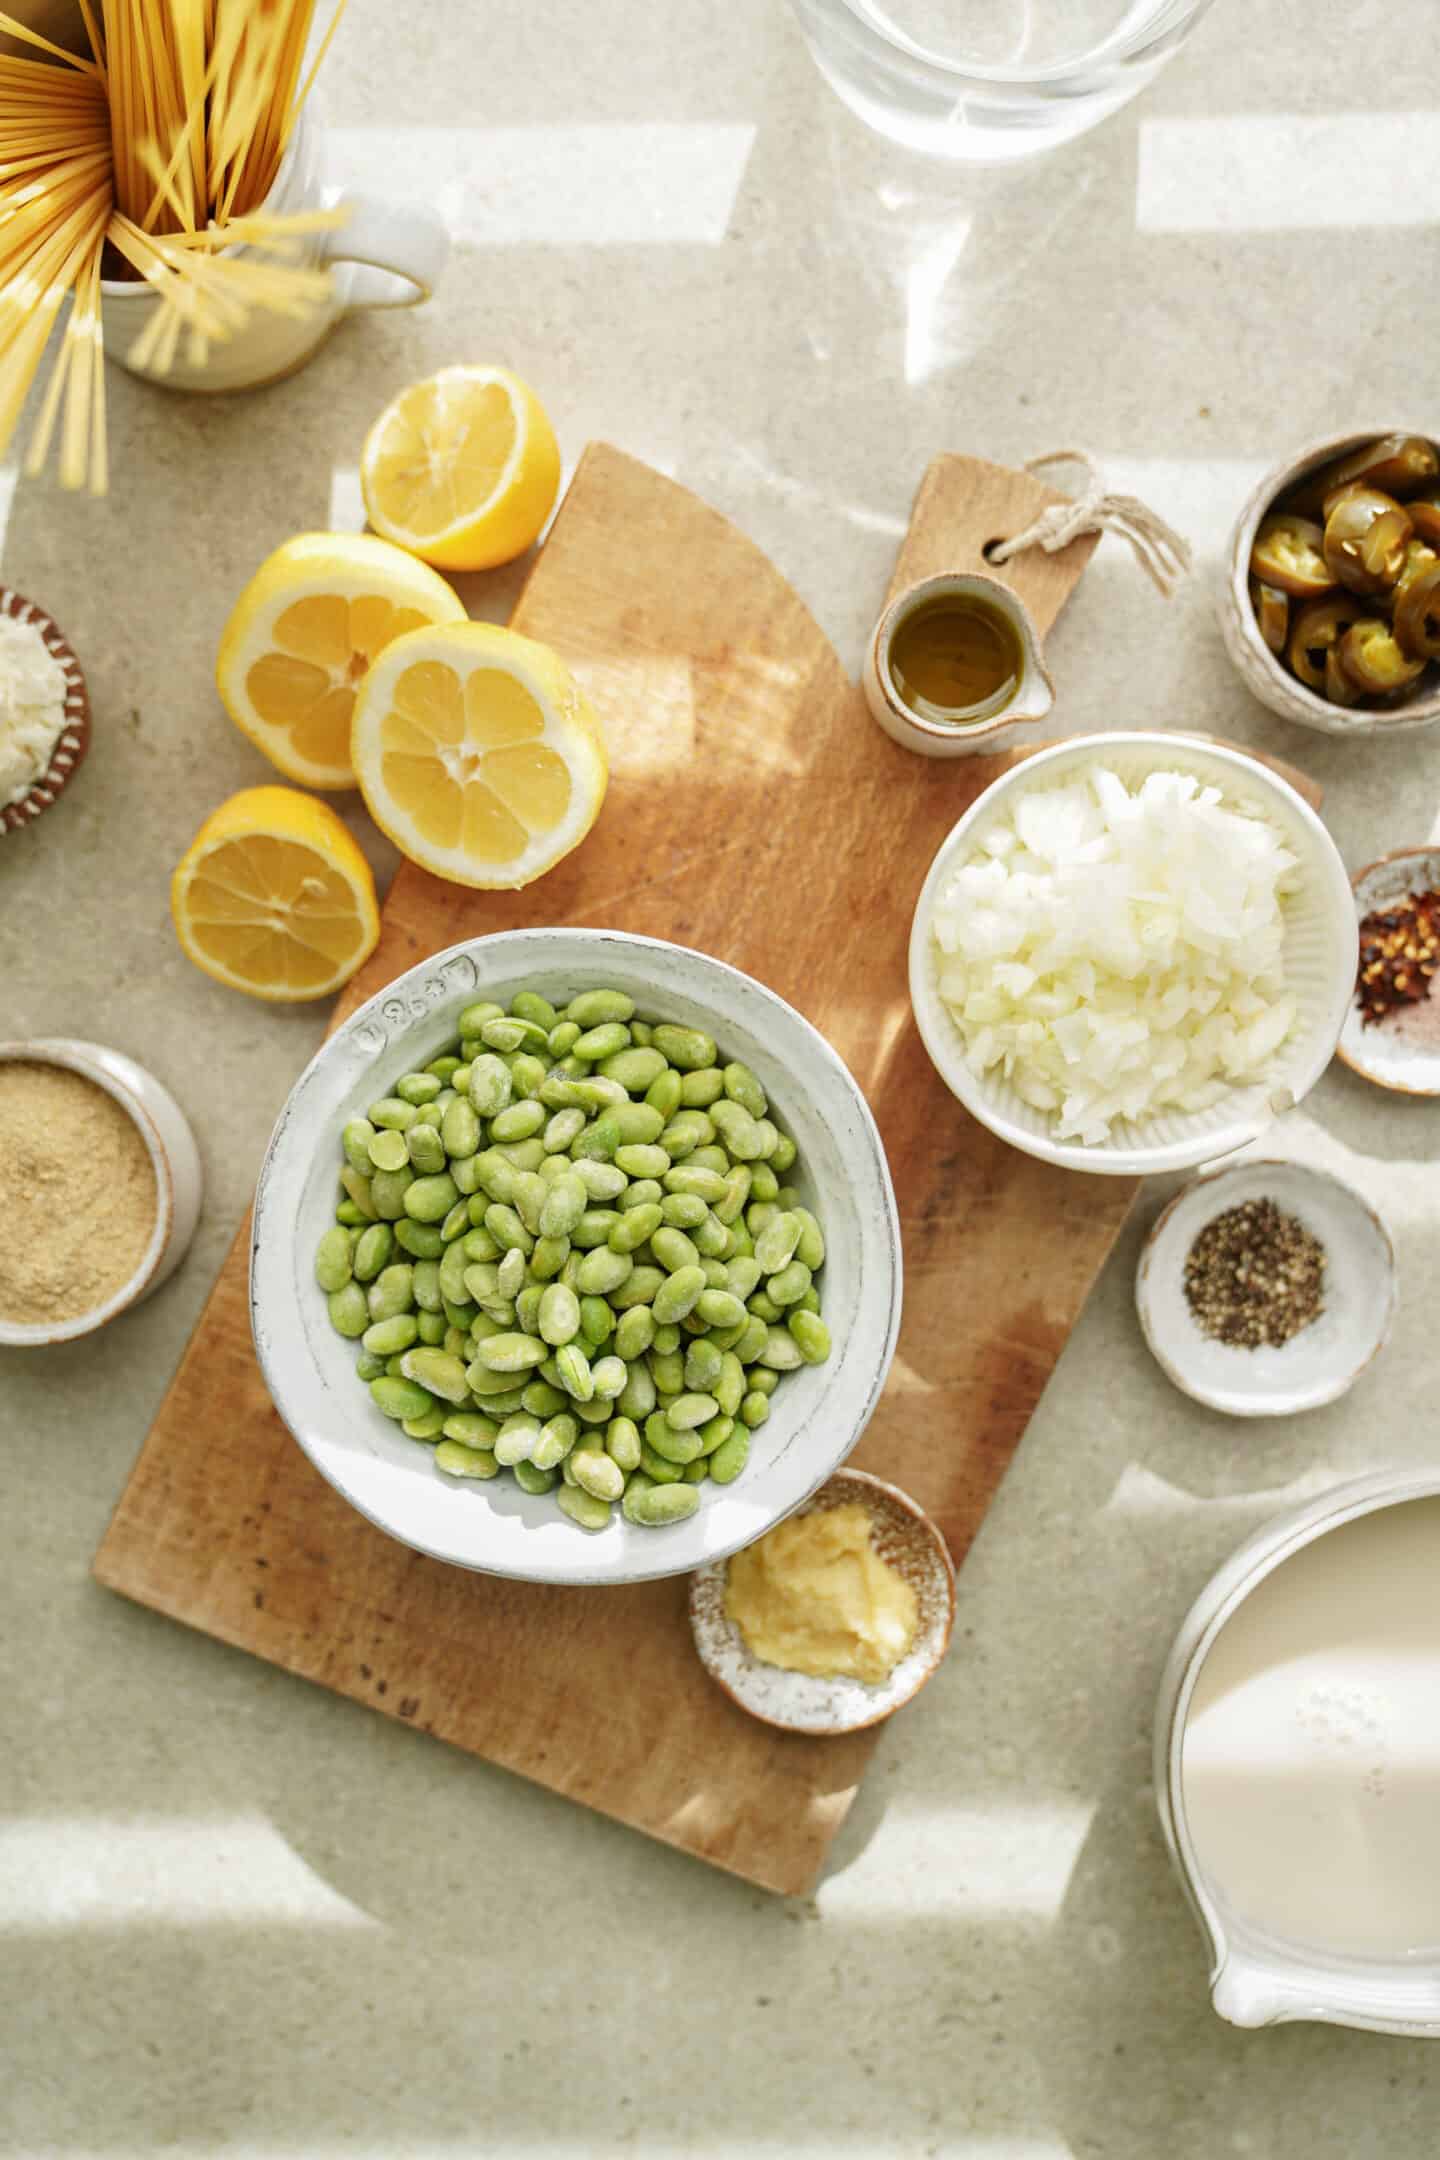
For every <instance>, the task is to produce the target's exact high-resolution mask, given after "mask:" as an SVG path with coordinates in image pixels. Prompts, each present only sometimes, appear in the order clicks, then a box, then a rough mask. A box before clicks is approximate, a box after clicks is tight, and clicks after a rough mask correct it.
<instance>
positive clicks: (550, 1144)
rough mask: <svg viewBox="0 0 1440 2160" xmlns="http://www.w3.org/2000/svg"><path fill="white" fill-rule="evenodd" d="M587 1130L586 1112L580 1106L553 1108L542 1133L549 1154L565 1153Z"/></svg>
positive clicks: (542, 1139) (542, 1140) (542, 1141)
mask: <svg viewBox="0 0 1440 2160" xmlns="http://www.w3.org/2000/svg"><path fill="white" fill-rule="evenodd" d="M584 1130H585V1112H584V1111H583V1110H581V1109H579V1108H573V1109H569V1110H552V1111H551V1113H550V1116H549V1117H548V1118H547V1120H546V1123H545V1130H544V1132H543V1133H542V1134H541V1144H542V1145H543V1147H544V1149H545V1152H546V1154H547V1155H564V1154H567V1153H568V1152H569V1149H570V1146H571V1143H572V1142H573V1141H575V1140H578V1139H579V1137H580V1135H581V1133H582V1132H584Z"/></svg>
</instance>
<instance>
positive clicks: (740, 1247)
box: [725, 1215, 755, 1260]
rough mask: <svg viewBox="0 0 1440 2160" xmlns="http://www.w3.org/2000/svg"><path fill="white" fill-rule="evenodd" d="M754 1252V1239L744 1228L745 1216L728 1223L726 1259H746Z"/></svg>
mask: <svg viewBox="0 0 1440 2160" xmlns="http://www.w3.org/2000/svg"><path fill="white" fill-rule="evenodd" d="M754 1252H755V1240H754V1238H752V1237H751V1235H750V1232H749V1231H748V1230H747V1229H746V1227H745V1218H744V1217H743V1215H742V1216H741V1218H740V1219H739V1221H738V1222H733V1223H731V1225H730V1250H729V1252H728V1253H727V1254H726V1255H725V1257H726V1259H727V1260H738V1259H742V1258H744V1259H747V1260H748V1259H751V1258H753V1256H754Z"/></svg>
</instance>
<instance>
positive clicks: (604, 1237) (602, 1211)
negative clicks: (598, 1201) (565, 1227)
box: [570, 1208, 620, 1253]
mask: <svg viewBox="0 0 1440 2160" xmlns="http://www.w3.org/2000/svg"><path fill="white" fill-rule="evenodd" d="M619 1220H620V1216H619V1213H618V1211H617V1210H616V1209H615V1208H586V1210H585V1212H584V1214H583V1215H582V1216H581V1217H580V1220H579V1222H578V1223H576V1225H575V1228H574V1229H573V1230H572V1231H571V1233H570V1242H571V1244H572V1245H574V1246H575V1247H576V1249H577V1250H578V1251H579V1252H581V1253H588V1252H592V1251H593V1250H594V1248H595V1247H596V1246H597V1245H607V1244H608V1243H609V1241H610V1232H611V1231H612V1230H613V1229H614V1227H615V1225H616V1223H618V1222H619Z"/></svg>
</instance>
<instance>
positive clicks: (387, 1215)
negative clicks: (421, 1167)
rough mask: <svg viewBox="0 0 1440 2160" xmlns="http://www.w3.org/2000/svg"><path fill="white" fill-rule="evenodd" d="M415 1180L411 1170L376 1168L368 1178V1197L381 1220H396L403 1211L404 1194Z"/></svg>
mask: <svg viewBox="0 0 1440 2160" xmlns="http://www.w3.org/2000/svg"><path fill="white" fill-rule="evenodd" d="M414 1182H415V1173H414V1171H413V1170H410V1169H405V1170H377V1171H376V1172H375V1175H374V1176H373V1177H372V1178H371V1180H370V1197H371V1199H372V1200H373V1201H374V1203H375V1213H376V1214H377V1215H378V1216H379V1217H380V1219H381V1221H382V1222H392V1223H393V1222H398V1221H399V1220H400V1218H401V1216H402V1215H403V1214H404V1213H405V1195H406V1193H407V1192H408V1191H409V1189H410V1187H411V1186H412V1185H413V1184H414Z"/></svg>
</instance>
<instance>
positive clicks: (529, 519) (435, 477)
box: [360, 367, 560, 570]
mask: <svg viewBox="0 0 1440 2160" xmlns="http://www.w3.org/2000/svg"><path fill="white" fill-rule="evenodd" d="M360 486H361V489H362V491H363V493H364V496H365V509H366V512H367V514H368V516H369V519H370V523H371V524H372V525H373V526H374V527H375V530H376V532H378V533H384V535H385V537H386V538H387V539H388V540H394V541H395V542H397V544H398V545H399V546H400V547H403V548H410V549H411V550H412V551H413V552H414V553H415V554H416V555H419V556H421V557H423V559H424V560H425V561H426V562H429V563H438V564H439V566H440V568H441V569H442V570H490V569H493V568H494V567H495V565H496V564H497V563H506V562H513V560H514V558H515V557H516V556H517V555H523V554H524V552H525V550H526V548H528V547H530V546H531V545H532V544H533V543H534V541H535V540H536V539H537V538H538V537H539V533H540V528H541V526H542V525H543V524H544V523H545V520H546V518H547V517H549V515H550V512H551V509H552V507H553V505H554V502H555V497H556V494H557V493H558V491H559V487H560V451H559V447H558V445H557V444H556V441H555V431H554V429H553V428H552V427H551V425H550V422H549V419H548V417H547V415H546V412H545V408H544V406H543V405H542V404H541V403H540V400H539V398H537V397H536V395H535V392H534V391H533V390H532V389H531V388H530V386H529V384H528V383H524V382H522V381H521V380H520V377H519V376H518V375H512V374H511V373H510V371H509V369H508V368H499V367H449V368H442V369H441V371H440V373H439V374H438V375H430V376H427V377H426V379H425V380H424V381H423V382H417V383H412V384H411V385H410V387H409V389H408V390H402V391H401V392H400V395H399V396H398V397H397V398H396V399H394V401H393V402H392V403H391V404H389V405H387V406H386V408H385V410H384V412H382V413H381V415H380V417H379V419H378V420H377V421H376V422H375V425H374V426H373V427H372V428H371V430H370V433H369V434H368V435H367V436H366V438H365V449H364V452H363V454H362V456H361V460H360Z"/></svg>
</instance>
